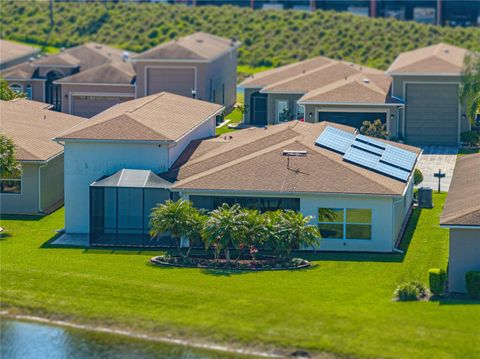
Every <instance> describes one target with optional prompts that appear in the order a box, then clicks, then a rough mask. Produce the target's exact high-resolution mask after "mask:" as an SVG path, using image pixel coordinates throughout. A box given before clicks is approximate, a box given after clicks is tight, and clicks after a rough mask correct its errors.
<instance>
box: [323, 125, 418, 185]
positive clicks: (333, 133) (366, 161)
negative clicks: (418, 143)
mask: <svg viewBox="0 0 480 359" xmlns="http://www.w3.org/2000/svg"><path fill="white" fill-rule="evenodd" d="M315 143H316V144H317V145H319V146H322V147H325V148H328V149H331V150H333V151H335V152H339V153H341V154H343V159H344V160H345V161H348V162H351V163H355V164H357V165H359V166H362V167H365V168H368V169H371V170H374V171H376V172H379V173H382V174H384V175H386V176H389V177H393V178H396V179H399V180H401V181H404V182H406V181H407V180H408V178H409V177H410V174H411V172H412V170H413V167H414V166H415V162H416V160H417V154H416V153H414V152H410V151H406V150H404V149H401V148H398V147H396V146H393V145H390V144H387V143H385V142H382V141H379V140H376V139H374V138H371V137H368V136H365V135H360V134H357V135H355V134H353V133H350V132H346V131H342V130H339V129H338V128H335V127H331V126H328V127H327V128H326V129H325V130H324V131H323V132H322V134H321V135H320V136H319V137H318V138H317V140H316V141H315Z"/></svg>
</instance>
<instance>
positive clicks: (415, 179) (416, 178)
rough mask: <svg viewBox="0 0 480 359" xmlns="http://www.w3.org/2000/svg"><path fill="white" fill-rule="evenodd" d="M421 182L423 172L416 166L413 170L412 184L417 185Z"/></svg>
mask: <svg viewBox="0 0 480 359" xmlns="http://www.w3.org/2000/svg"><path fill="white" fill-rule="evenodd" d="M422 182H423V173H422V171H420V170H419V169H418V168H415V171H413V184H414V185H415V186H418V185H419V184H420V183H422Z"/></svg>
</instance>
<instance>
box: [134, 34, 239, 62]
mask: <svg viewBox="0 0 480 359" xmlns="http://www.w3.org/2000/svg"><path fill="white" fill-rule="evenodd" d="M238 45H239V44H238V43H237V42H233V41H232V40H230V39H226V38H223V37H219V36H215V35H212V34H207V33H203V32H196V33H194V34H192V35H188V36H185V37H181V38H179V39H176V40H172V41H169V42H167V43H164V44H161V45H158V46H156V47H154V48H152V49H149V50H147V51H145V52H142V53H141V54H138V55H136V56H133V58H134V59H171V60H178V59H184V60H211V59H214V58H216V57H218V56H221V55H222V54H224V53H227V52H229V51H231V49H232V48H236V47H238Z"/></svg>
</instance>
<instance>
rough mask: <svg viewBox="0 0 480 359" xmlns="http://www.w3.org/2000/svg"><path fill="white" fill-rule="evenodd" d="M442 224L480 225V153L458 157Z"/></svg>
mask: <svg viewBox="0 0 480 359" xmlns="http://www.w3.org/2000/svg"><path fill="white" fill-rule="evenodd" d="M440 224H443V225H460V226H480V153H479V154H472V155H467V156H462V157H459V158H458V159H457V163H456V165H455V170H454V172H453V178H452V182H451V184H450V189H449V191H448V196H447V201H446V202H445V205H444V207H443V213H442V216H441V217H440Z"/></svg>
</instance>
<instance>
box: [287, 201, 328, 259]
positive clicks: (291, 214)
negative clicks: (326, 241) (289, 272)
mask: <svg viewBox="0 0 480 359" xmlns="http://www.w3.org/2000/svg"><path fill="white" fill-rule="evenodd" d="M312 218H313V217H312V216H306V217H305V216H303V214H302V213H301V212H296V211H293V210H287V211H284V212H282V213H281V216H280V229H279V237H280V241H281V242H282V243H283V247H284V249H285V252H286V255H287V257H289V256H290V254H291V253H292V250H293V249H295V248H301V247H313V246H315V245H317V244H318V240H319V238H320V232H319V231H318V228H317V226H314V225H311V224H310V221H311V220H312Z"/></svg>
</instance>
